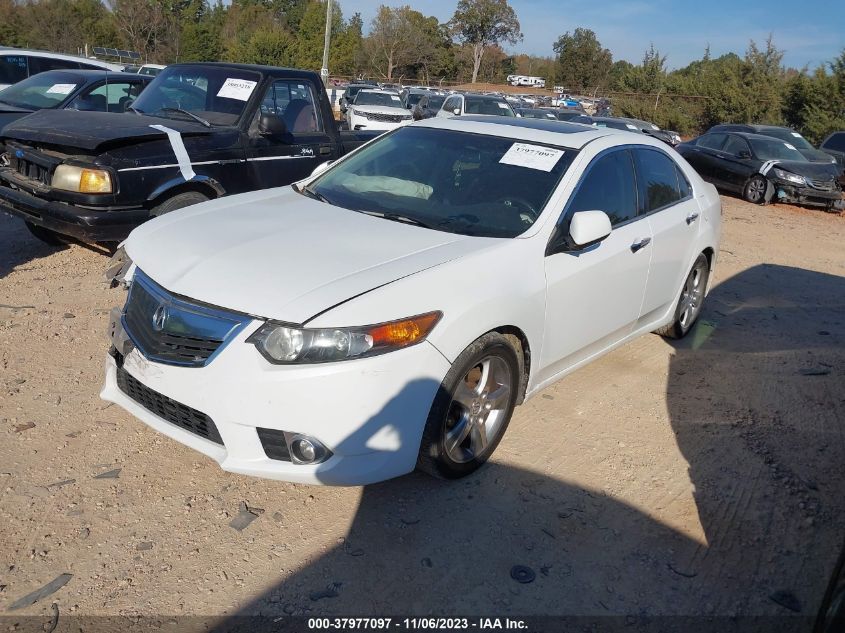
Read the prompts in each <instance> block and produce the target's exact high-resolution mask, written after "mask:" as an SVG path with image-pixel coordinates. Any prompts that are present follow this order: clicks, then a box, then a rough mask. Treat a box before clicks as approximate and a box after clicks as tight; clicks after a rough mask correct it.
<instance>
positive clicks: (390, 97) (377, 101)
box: [353, 90, 402, 108]
mask: <svg viewBox="0 0 845 633" xmlns="http://www.w3.org/2000/svg"><path fill="white" fill-rule="evenodd" d="M353 103H355V105H374V106H387V107H389V108H401V107H402V100H401V99H400V98H399V95H396V94H393V93H392V92H372V91H370V90H362V91H361V92H359V93H358V94H357V95H355V101H354V102H353Z"/></svg>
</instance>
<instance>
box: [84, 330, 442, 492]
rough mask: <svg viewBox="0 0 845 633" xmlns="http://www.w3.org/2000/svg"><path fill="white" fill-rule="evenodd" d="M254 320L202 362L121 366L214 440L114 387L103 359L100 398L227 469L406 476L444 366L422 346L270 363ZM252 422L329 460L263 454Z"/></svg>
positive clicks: (292, 477) (314, 480) (136, 361)
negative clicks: (208, 429) (209, 424)
mask: <svg viewBox="0 0 845 633" xmlns="http://www.w3.org/2000/svg"><path fill="white" fill-rule="evenodd" d="M260 324H261V322H259V321H255V322H254V323H253V324H251V325H250V326H249V327H247V328H246V329H245V330H244V331H242V332H240V333H239V334H238V336H237V337H235V338H234V339H233V340H232V341H230V342H229V343H227V344H226V345H225V347H224V348H222V349H221V350H220V353H219V355H217V356H216V357H215V358H214V359H213V360H212V361H211V362H210V363H209V364H208V365H206V366H205V367H189V368H186V367H177V366H172V365H165V364H161V363H154V362H151V361H149V360H147V359H146V358H144V357H143V356H142V355H141V354H140V352H139V351H138V350H137V349H133V350H132V351H131V352H129V353H128V354H127V356H126V358H125V360H124V362H123V369H124V370H125V371H127V372H128V373H129V374H130V375H131V376H132V377H133V378H135V379H136V380H137V381H139V382H141V383H142V384H143V385H144V386H146V387H147V388H149V389H153V390H154V391H156V392H158V393H159V394H162V395H164V396H166V397H167V398H170V399H172V400H175V401H176V402H178V403H181V404H183V405H186V406H188V407H191V408H194V409H197V410H198V411H201V412H202V413H205V414H206V415H207V416H209V417H210V418H211V419H212V420H213V421H214V424H215V425H216V427H217V431H218V432H219V435H220V438H221V440H222V443H223V444H222V445H220V444H217V443H215V442H212V441H210V440H208V439H205V438H203V437H200V436H199V435H196V434H194V433H192V432H190V431H188V430H185V429H183V428H181V427H179V426H176V425H174V424H171V423H170V422H168V421H167V420H165V419H164V418H162V417H160V416H159V415H157V414H156V413H153V412H152V411H151V410H149V409H147V408H145V407H144V406H142V405H141V404H140V403H139V402H136V401H135V400H133V399H132V398H130V397H129V396H128V395H127V394H126V393H124V392H123V391H121V389H120V387H118V383H117V362H116V361H115V358H114V357H113V356H111V355H109V356H108V357H107V359H106V364H105V369H106V372H105V373H106V379H105V385H104V387H103V390H102V392H101V394H100V397H101V398H103V399H104V400H107V401H110V402H114V403H115V404H117V405H119V406H120V407H122V408H123V409H125V410H126V411H128V412H129V413H131V414H132V415H134V416H135V417H137V418H139V419H140V420H141V421H143V422H144V423H146V424H147V425H149V426H151V427H152V428H154V429H155V430H157V431H159V432H161V433H163V434H165V435H167V436H169V437H171V438H173V439H175V440H177V441H179V442H181V443H183V444H185V445H187V446H189V447H191V448H193V449H195V450H197V451H199V452H201V453H203V454H205V455H207V456H209V457H211V458H212V459H214V460H215V461H216V462H217V463H218V464H220V466H221V467H222V468H223V469H224V470H227V471H230V472H233V473H240V474H244V475H252V476H257V477H265V478H269V479H278V480H283V481H292V482H297V483H308V484H326V485H364V484H370V483H374V482H377V481H382V480H385V479H390V478H392V477H397V476H399V475H403V474H406V473H409V472H411V471H412V470H413V469H414V467H415V465H416V461H417V454H418V452H419V446H420V440H421V438H422V431H423V428H424V426H425V422H426V419H427V418H428V413H429V410H430V408H431V403H432V401H433V399H434V396H435V394H436V392H437V389H438V388H439V386H440V383H441V381H442V380H443V377H444V376H445V375H446V372H447V371H448V370H449V366H450V365H449V362H448V361H447V360H446V359H445V358H444V357H443V355H442V354H440V352H438V351H437V349H435V348H434V346H432V345H431V344H430V343H428V342H423V343H421V344H418V345H414V346H412V347H409V348H406V349H403V350H399V351H396V352H391V353H388V354H384V355H381V356H375V357H371V358H365V359H360V360H353V361H343V362H338V363H324V364H318V365H301V366H292V365H273V364H271V363H269V362H267V361H266V360H265V359H264V358H263V357H262V356H261V355H260V354H259V353H258V351H257V350H256V349H255V347H254V346H253V345H252V344H250V343H246V342H245V341H246V339H247V338H248V336H249V335H250V334H252V333H253V332H254V331H255V330H256V329H257V328H258V327H259V326H260ZM257 427H262V428H267V429H278V430H283V431H287V432H289V433H301V434H303V435H308V436H311V437H315V438H316V439H318V440H320V441H321V442H322V443H323V444H325V445H326V446H327V447H328V448H329V450H331V452H332V456H331V457H329V459H328V460H326V461H325V462H323V463H321V464H316V465H301V464H294V463H292V462H288V461H280V460H275V459H270V458H269V457H268V456H267V455H266V454H265V452H264V448H263V447H262V444H261V441H260V439H259V437H258V433H257V431H256V428H257Z"/></svg>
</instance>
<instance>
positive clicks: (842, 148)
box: [822, 132, 845, 152]
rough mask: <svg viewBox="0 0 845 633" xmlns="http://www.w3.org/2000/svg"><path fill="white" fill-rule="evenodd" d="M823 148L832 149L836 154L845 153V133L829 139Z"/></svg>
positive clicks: (834, 135) (839, 133) (838, 133)
mask: <svg viewBox="0 0 845 633" xmlns="http://www.w3.org/2000/svg"><path fill="white" fill-rule="evenodd" d="M822 147H824V148H825V149H832V150H833V151H835V152H845V132H837V133H836V134H833V135H832V136H831V137H830V138H828V139H827V140H826V141H825V142H824V143H823V144H822Z"/></svg>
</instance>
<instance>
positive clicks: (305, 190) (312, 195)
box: [293, 185, 334, 205]
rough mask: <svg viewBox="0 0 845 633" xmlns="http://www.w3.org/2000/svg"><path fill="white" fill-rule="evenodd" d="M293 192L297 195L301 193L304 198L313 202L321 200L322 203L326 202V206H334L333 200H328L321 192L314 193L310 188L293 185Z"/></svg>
mask: <svg viewBox="0 0 845 633" xmlns="http://www.w3.org/2000/svg"><path fill="white" fill-rule="evenodd" d="M293 190H294V191H296V192H297V193H301V194H302V195H303V196H306V197H308V198H311V199H312V200H319V201H320V202H325V203H326V204H332V205H333V204H334V202H332V201H331V200H329V199H328V198H326V196H324V195H323V194H321V193H320V192H319V191H314V190H313V189H309V188H308V187H298V186H296V185H293Z"/></svg>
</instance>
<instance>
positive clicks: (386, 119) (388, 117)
mask: <svg viewBox="0 0 845 633" xmlns="http://www.w3.org/2000/svg"><path fill="white" fill-rule="evenodd" d="M410 118H411V117H410V116H409V115H406V114H380V113H378V112H369V113H367V121H381V122H382V123H399V121H407V120H409V119H410Z"/></svg>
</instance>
